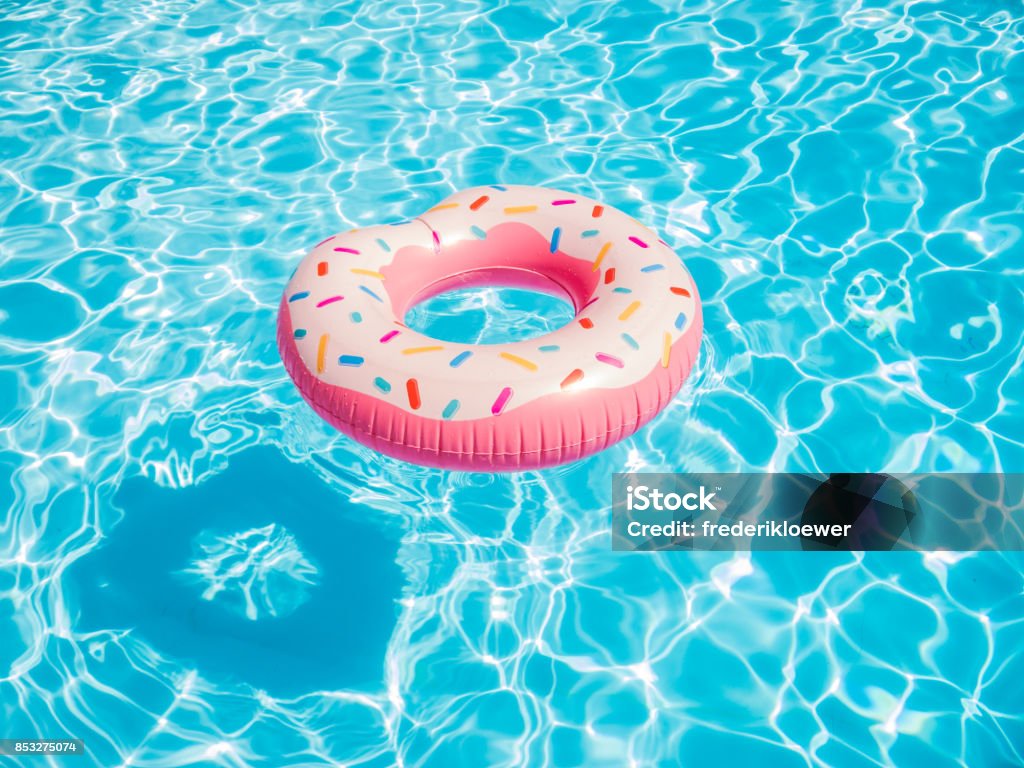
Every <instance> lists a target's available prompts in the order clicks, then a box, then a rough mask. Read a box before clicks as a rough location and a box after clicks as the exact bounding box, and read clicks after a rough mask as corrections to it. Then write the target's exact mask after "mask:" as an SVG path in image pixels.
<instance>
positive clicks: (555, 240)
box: [551, 227, 562, 253]
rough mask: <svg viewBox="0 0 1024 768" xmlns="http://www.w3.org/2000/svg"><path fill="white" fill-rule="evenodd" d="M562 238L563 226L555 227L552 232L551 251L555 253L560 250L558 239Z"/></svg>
mask: <svg viewBox="0 0 1024 768" xmlns="http://www.w3.org/2000/svg"><path fill="white" fill-rule="evenodd" d="M561 238H562V228H561V227H555V229H554V231H553V232H552V233H551V252H552V253H554V252H555V251H557V250H558V241H559V240H560V239H561Z"/></svg>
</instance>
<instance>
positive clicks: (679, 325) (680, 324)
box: [676, 312, 686, 331]
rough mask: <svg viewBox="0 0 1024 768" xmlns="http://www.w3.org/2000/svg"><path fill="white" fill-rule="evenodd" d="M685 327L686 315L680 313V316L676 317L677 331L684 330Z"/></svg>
mask: <svg viewBox="0 0 1024 768" xmlns="http://www.w3.org/2000/svg"><path fill="white" fill-rule="evenodd" d="M684 325H686V313H685V312H680V313H679V314H678V315H676V330H677V331H681V330H683V326H684Z"/></svg>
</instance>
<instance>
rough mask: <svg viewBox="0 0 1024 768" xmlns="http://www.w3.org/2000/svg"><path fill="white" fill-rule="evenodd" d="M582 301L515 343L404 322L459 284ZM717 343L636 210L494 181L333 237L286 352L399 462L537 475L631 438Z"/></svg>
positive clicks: (672, 258) (314, 389)
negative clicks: (549, 327)
mask: <svg viewBox="0 0 1024 768" xmlns="http://www.w3.org/2000/svg"><path fill="white" fill-rule="evenodd" d="M494 285H501V286H509V287H523V288H529V289H531V290H537V291H543V292H546V293H550V294H554V295H556V296H560V297H564V298H567V299H568V300H569V301H570V302H571V303H572V305H573V306H574V308H575V313H576V316H575V319H574V320H573V321H572V322H571V323H569V324H568V325H566V326H564V327H562V328H559V329H558V330H556V331H554V332H552V333H550V334H547V335H545V336H542V337H539V338H533V339H530V340H528V341H518V342H514V343H509V344H487V345H471V344H454V343H451V342H446V341H438V340H437V339H433V338H430V337H428V336H424V335H423V334H420V333H417V332H416V331H414V330H412V329H411V328H408V327H406V326H405V325H404V324H403V319H404V318H405V315H406V312H408V310H409V309H410V308H411V307H413V306H414V305H416V304H418V303H419V302H421V301H424V300H426V299H428V298H430V297H432V296H436V295H437V294H439V293H442V292H444V291H449V290H452V289H456V288H470V287H479V286H494ZM701 332H702V319H701V306H700V299H699V297H698V295H697V289H696V287H695V286H694V283H693V280H692V278H691V277H690V274H689V272H687V270H686V268H685V267H684V266H683V264H682V262H681V261H680V260H679V257H678V256H677V255H676V254H675V253H674V252H673V251H672V249H671V248H669V247H668V245H667V244H666V243H664V242H663V241H662V240H660V239H659V238H658V236H657V235H656V234H654V232H652V231H651V230H649V229H647V228H646V227H644V226H643V225H641V224H639V223H638V222H637V221H635V220H634V219H632V218H631V217H629V216H627V215H626V214H624V213H622V212H621V211H618V210H616V209H614V208H610V207H608V206H605V205H602V204H601V203H599V202H596V201H594V200H588V199H586V198H583V197H580V196H579V195H573V194H570V193H568V192H559V191H557V190H553V189H541V188H537V187H502V186H492V187H479V188H475V189H469V190H465V191H463V192H459V193H457V194H455V195H452V196H451V197H449V198H448V199H447V200H445V201H444V202H442V203H441V204H439V205H436V206H434V207H433V208H431V209H430V210H429V211H427V212H426V213H425V214H423V215H422V216H420V217H419V218H417V219H414V220H413V221H411V222H406V223H403V224H398V225H393V226H373V227H367V228H365V229H358V230H352V231H351V232H347V233H345V234H341V235H335V236H334V237H329V238H328V239H327V240H324V241H323V242H322V243H320V244H319V245H317V246H316V247H315V248H314V249H313V251H312V252H311V253H310V254H309V255H308V256H306V258H305V259H303V261H302V263H301V264H299V267H298V269H297V270H296V271H295V274H294V275H293V276H292V278H291V280H290V281H289V283H288V287H287V288H286V290H285V294H284V296H283V298H282V301H281V308H280V312H279V315H278V330H277V340H278V347H279V348H280V351H281V358H282V359H283V361H284V364H285V367H286V368H287V370H288V373H289V374H290V376H291V377H292V379H293V380H294V381H295V384H296V385H297V387H298V389H299V392H300V393H301V394H302V396H303V398H305V399H306V401H307V402H309V404H310V405H311V406H312V407H313V409H314V410H315V411H316V412H317V413H318V414H319V415H320V416H321V417H322V418H324V419H325V420H326V421H328V422H329V423H330V424H331V425H333V426H334V427H335V428H337V429H339V430H340V431H342V432H343V433H345V434H346V435H349V436H351V437H352V438H354V439H356V440H358V441H359V442H360V443H363V444H364V445H367V446H369V447H370V448H372V449H374V450H376V451H379V452H380V453H384V454H387V455H389V456H394V457H397V458H399V459H403V460H406V461H410V462H413V463H416V464H424V465H428V466H434V467H443V468H448V469H467V470H479V471H502V470H523V469H531V468H537V467H545V466H551V465H554V464H561V463H564V462H569V461H574V460H576V459H580V458H582V457H584V456H587V455H589V454H592V453H596V452H597V451H600V450H603V449H604V448H607V447H608V446H610V445H612V444H613V443H615V442H617V441H619V440H621V439H623V438H624V437H628V436H629V435H631V434H633V433H634V432H635V431H636V430H637V429H639V428H640V427H641V426H643V425H644V424H645V423H646V422H648V421H649V420H650V419H651V418H652V417H653V416H654V415H655V414H657V413H658V412H659V411H660V410H662V409H663V408H664V407H665V406H666V405H668V403H669V401H671V400H672V398H673V396H674V395H675V394H676V392H678V391H679V388H680V387H681V386H682V383H683V381H684V380H685V379H686V377H687V375H688V374H689V372H690V369H691V368H692V366H693V362H694V359H695V357H696V355H697V349H698V346H699V345H700V339H701Z"/></svg>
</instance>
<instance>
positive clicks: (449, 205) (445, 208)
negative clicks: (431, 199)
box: [427, 203, 459, 213]
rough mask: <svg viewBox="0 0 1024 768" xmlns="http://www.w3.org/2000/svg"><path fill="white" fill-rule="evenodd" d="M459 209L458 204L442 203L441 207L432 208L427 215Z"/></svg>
mask: <svg viewBox="0 0 1024 768" xmlns="http://www.w3.org/2000/svg"><path fill="white" fill-rule="evenodd" d="M458 207H459V204H458V203H442V204H441V205H435V206H434V207H433V208H431V209H430V210H429V211H427V213H433V212H434V211H446V210H448V209H449V208H458Z"/></svg>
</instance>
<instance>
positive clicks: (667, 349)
mask: <svg viewBox="0 0 1024 768" xmlns="http://www.w3.org/2000/svg"><path fill="white" fill-rule="evenodd" d="M671 354H672V334H671V333H669V332H668V331H665V337H664V340H663V341H662V342H661V367H662V368H668V359H669V357H670V356H671Z"/></svg>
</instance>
